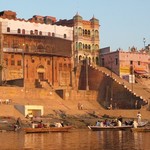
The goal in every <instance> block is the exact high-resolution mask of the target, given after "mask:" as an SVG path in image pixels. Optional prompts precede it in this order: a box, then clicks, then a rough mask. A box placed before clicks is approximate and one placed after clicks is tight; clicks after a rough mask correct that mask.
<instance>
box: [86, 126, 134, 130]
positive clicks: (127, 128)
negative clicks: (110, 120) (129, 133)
mask: <svg viewBox="0 0 150 150" xmlns="http://www.w3.org/2000/svg"><path fill="white" fill-rule="evenodd" d="M88 128H89V129H90V130H92V131H107V130H112V131H113V130H114V131H119V130H130V129H131V128H132V126H107V127H106V126H104V127H100V126H88Z"/></svg>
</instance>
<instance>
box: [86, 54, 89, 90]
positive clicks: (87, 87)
mask: <svg viewBox="0 0 150 150" xmlns="http://www.w3.org/2000/svg"><path fill="white" fill-rule="evenodd" d="M86 90H87V91H88V90H89V81H88V58H87V55H86Z"/></svg>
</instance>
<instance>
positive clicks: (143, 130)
mask: <svg viewBox="0 0 150 150" xmlns="http://www.w3.org/2000/svg"><path fill="white" fill-rule="evenodd" d="M131 131H133V132H150V128H132V129H131Z"/></svg>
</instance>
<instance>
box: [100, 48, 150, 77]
mask: <svg viewBox="0 0 150 150" xmlns="http://www.w3.org/2000/svg"><path fill="white" fill-rule="evenodd" d="M100 57H101V66H104V67H106V68H108V69H110V70H111V71H112V72H114V73H116V74H117V75H118V76H120V77H122V78H124V77H126V76H129V75H132V74H134V75H138V76H150V55H149V54H148V53H143V52H140V51H130V52H127V51H123V50H117V51H114V52H109V51H107V53H105V52H104V53H103V54H101V56H100Z"/></svg>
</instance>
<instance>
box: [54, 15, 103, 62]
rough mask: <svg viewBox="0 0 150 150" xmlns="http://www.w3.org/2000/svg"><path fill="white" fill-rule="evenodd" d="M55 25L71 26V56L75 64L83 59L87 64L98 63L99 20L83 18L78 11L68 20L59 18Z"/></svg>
mask: <svg viewBox="0 0 150 150" xmlns="http://www.w3.org/2000/svg"><path fill="white" fill-rule="evenodd" d="M55 24H57V25H63V26H68V27H73V31H74V33H73V57H74V62H75V65H76V64H78V63H79V62H80V61H82V60H83V59H86V58H87V59H88V63H89V64H99V48H100V44H99V42H100V38H99V26H100V25H99V20H98V19H96V18H94V17H93V18H92V19H90V20H84V19H83V18H82V17H81V16H80V15H79V14H78V13H77V14H76V15H75V16H74V17H73V19H70V20H66V19H65V20H59V21H57V22H55Z"/></svg>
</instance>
